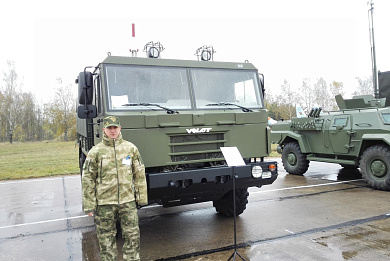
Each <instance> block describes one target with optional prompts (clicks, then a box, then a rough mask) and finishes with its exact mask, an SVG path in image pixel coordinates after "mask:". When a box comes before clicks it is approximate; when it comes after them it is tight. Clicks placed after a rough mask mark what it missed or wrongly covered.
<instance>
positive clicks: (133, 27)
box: [131, 24, 135, 37]
mask: <svg viewBox="0 0 390 261" xmlns="http://www.w3.org/2000/svg"><path fill="white" fill-rule="evenodd" d="M131 25H132V29H133V37H135V24H131Z"/></svg>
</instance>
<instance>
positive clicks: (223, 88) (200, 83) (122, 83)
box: [104, 64, 263, 113]
mask: <svg viewBox="0 0 390 261" xmlns="http://www.w3.org/2000/svg"><path fill="white" fill-rule="evenodd" d="M104 74H105V83H106V87H107V94H108V97H109V99H108V108H109V110H110V111H112V110H126V111H128V110H132V111H134V110H135V111H145V110H147V111H149V110H164V109H165V110H167V112H168V113H173V112H175V113H176V112H179V111H184V110H215V109H220V108H221V107H223V108H229V109H237V108H241V109H242V108H250V109H260V108H263V103H262V99H261V93H260V88H259V80H258V75H257V71H256V70H242V69H223V68H184V67H172V66H171V67H169V66H145V65H127V64H126V65H123V64H122V65H119V64H106V65H105V66H104ZM243 110H244V109H243ZM244 111H245V110H244Z"/></svg>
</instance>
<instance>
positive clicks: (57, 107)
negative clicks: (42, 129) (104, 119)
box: [48, 77, 76, 141]
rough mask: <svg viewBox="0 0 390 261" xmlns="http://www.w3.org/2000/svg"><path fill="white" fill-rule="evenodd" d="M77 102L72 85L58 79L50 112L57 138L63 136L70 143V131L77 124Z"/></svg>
mask: <svg viewBox="0 0 390 261" xmlns="http://www.w3.org/2000/svg"><path fill="white" fill-rule="evenodd" d="M75 101H76V99H75V97H74V94H73V92H72V85H71V84H66V85H65V84H63V82H62V79H61V78H59V77H58V78H57V88H56V92H55V97H54V101H53V102H52V103H50V105H49V108H48V112H49V115H50V117H51V122H52V123H53V124H54V126H55V128H56V136H57V137H59V136H62V135H63V137H64V140H65V141H68V138H69V137H68V136H69V135H68V134H69V130H70V129H71V128H72V126H74V125H75V122H76V113H75V111H76V108H75V106H76V102H75Z"/></svg>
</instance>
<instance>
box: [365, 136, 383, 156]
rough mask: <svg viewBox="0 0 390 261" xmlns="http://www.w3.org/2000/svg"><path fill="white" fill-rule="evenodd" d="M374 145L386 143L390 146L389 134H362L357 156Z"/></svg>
mask: <svg viewBox="0 0 390 261" xmlns="http://www.w3.org/2000/svg"><path fill="white" fill-rule="evenodd" d="M374 145H387V146H389V147H390V134H363V136H362V144H361V147H360V152H359V157H361V156H362V154H363V152H364V151H365V150H366V149H368V148H369V147H371V146H374Z"/></svg>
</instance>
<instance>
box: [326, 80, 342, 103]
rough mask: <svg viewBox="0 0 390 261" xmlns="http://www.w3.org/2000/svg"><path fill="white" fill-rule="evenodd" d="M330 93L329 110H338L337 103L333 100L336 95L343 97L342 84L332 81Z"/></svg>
mask: <svg viewBox="0 0 390 261" xmlns="http://www.w3.org/2000/svg"><path fill="white" fill-rule="evenodd" d="M329 87H330V93H331V98H332V99H330V104H329V105H330V107H331V108H330V109H331V110H337V109H338V106H337V103H336V99H335V98H334V97H335V96H336V95H338V94H341V96H344V89H343V87H344V84H343V83H342V82H336V81H333V82H332V83H331V84H330V85H329Z"/></svg>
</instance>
